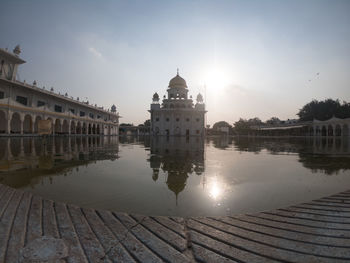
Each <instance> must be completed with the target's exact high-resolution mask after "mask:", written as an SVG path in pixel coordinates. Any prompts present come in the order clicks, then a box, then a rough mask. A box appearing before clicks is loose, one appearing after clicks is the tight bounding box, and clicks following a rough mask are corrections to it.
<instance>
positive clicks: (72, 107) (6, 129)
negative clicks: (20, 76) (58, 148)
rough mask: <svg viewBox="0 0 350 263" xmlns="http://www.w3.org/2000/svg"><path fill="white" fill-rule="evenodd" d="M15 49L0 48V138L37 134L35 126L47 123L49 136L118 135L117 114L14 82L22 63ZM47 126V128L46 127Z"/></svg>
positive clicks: (18, 51)
mask: <svg viewBox="0 0 350 263" xmlns="http://www.w3.org/2000/svg"><path fill="white" fill-rule="evenodd" d="M20 53H21V50H20V48H19V46H16V48H15V49H14V50H13V53H12V52H9V51H7V50H4V49H0V135H11V134H18V135H23V134H29V135H33V134H37V133H38V123H39V122H40V121H41V120H49V122H46V123H48V125H51V132H52V134H84V135H89V134H92V135H93V134H101V135H118V130H119V115H118V113H117V112H116V107H115V106H114V105H113V106H112V107H111V110H105V109H103V107H97V106H96V105H95V106H93V105H90V104H89V103H88V102H82V101H79V99H78V98H77V99H73V97H68V94H65V95H61V94H57V93H54V90H53V88H51V89H50V90H46V89H45V88H39V87H37V85H36V82H35V81H34V82H33V84H32V85H29V84H27V83H25V82H20V81H19V80H17V79H16V75H17V69H18V66H19V65H20V64H23V63H25V61H24V60H22V59H21V58H20V57H19V54H20ZM49 127H50V126H49Z"/></svg>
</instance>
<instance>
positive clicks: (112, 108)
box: [111, 104, 117, 113]
mask: <svg viewBox="0 0 350 263" xmlns="http://www.w3.org/2000/svg"><path fill="white" fill-rule="evenodd" d="M111 112H113V113H115V112H117V107H116V106H115V105H114V104H113V105H112V107H111Z"/></svg>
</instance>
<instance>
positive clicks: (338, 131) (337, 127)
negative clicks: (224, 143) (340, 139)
mask: <svg viewBox="0 0 350 263" xmlns="http://www.w3.org/2000/svg"><path fill="white" fill-rule="evenodd" d="M341 135H342V130H341V126H340V125H339V124H337V125H336V126H335V136H341Z"/></svg>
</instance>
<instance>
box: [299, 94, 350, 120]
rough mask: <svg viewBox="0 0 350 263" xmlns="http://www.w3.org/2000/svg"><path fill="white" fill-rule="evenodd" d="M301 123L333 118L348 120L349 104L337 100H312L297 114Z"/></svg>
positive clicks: (349, 113) (349, 115) (349, 116)
mask: <svg viewBox="0 0 350 263" xmlns="http://www.w3.org/2000/svg"><path fill="white" fill-rule="evenodd" d="M297 115H298V116H299V119H300V120H301V121H312V120H313V119H317V120H320V121H324V120H328V119H330V118H332V117H333V116H335V117H337V118H341V119H344V118H350V103H348V102H346V101H343V102H342V103H341V102H340V101H339V100H333V99H326V100H323V101H317V100H312V101H311V102H309V103H307V104H306V105H304V106H303V107H302V108H301V109H300V110H299V112H298V114H297Z"/></svg>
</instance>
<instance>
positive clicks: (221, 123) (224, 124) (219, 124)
mask: <svg viewBox="0 0 350 263" xmlns="http://www.w3.org/2000/svg"><path fill="white" fill-rule="evenodd" d="M221 127H229V128H232V126H231V125H230V124H228V123H227V122H226V121H218V122H215V123H214V125H213V130H217V129H219V128H221Z"/></svg>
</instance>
